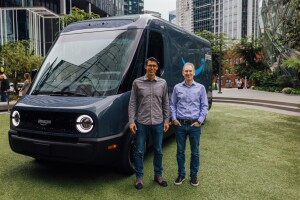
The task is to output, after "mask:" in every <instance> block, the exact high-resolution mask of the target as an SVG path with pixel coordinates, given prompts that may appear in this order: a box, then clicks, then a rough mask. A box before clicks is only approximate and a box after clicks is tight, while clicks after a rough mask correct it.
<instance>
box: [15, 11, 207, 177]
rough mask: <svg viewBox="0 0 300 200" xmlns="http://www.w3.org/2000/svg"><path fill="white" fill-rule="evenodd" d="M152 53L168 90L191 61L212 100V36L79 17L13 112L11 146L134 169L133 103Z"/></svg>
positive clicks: (155, 21)
mask: <svg viewBox="0 0 300 200" xmlns="http://www.w3.org/2000/svg"><path fill="white" fill-rule="evenodd" d="M148 57H156V58H157V59H158V60H159V61H160V67H159V72H158V74H157V75H158V76H161V77H162V78H164V79H165V80H166V81H167V83H168V88H169V93H170V94H171V93H172V90H173V87H174V85H175V84H176V83H179V82H181V81H183V76H182V66H183V64H184V63H185V62H192V63H194V64H195V66H196V74H195V80H196V81H198V82H200V83H202V84H203V85H205V87H206V90H207V93H208V98H209V102H210V105H211V102H212V96H211V91H212V88H211V85H212V63H211V46H210V43H209V42H208V41H207V40H205V39H202V38H200V37H198V36H196V35H194V34H192V33H189V32H187V31H185V30H183V29H181V28H179V27H177V26H175V25H173V24H170V23H168V22H167V21H165V20H162V19H160V18H156V17H154V16H151V15H132V16H122V17H111V18H103V19H97V20H88V21H82V22H78V23H73V24H71V25H69V26H67V27H66V28H65V29H64V30H63V31H62V32H61V33H60V35H59V37H58V38H57V40H56V42H55V44H54V45H53V47H52V49H51V50H50V52H49V53H48V55H47V56H46V58H45V60H44V62H43V64H42V66H41V68H40V70H39V72H38V74H37V75H36V77H35V79H34V82H33V83H32V86H31V88H30V89H29V91H28V93H27V95H25V96H23V97H22V99H20V100H19V101H18V102H17V103H16V104H15V106H14V107H13V109H12V110H11V122H10V130H9V143H10V146H11V149H12V150H13V151H14V152H17V153H20V154H24V155H28V156H31V157H34V158H36V159H39V160H54V161H66V162H77V163H97V164H101V165H109V166H116V167H117V168H118V169H120V170H121V171H122V172H124V173H128V174H130V173H133V172H134V165H133V159H132V158H133V152H134V135H132V134H131V133H130V131H129V129H128V125H129V124H128V102H129V98H130V90H131V87H132V82H133V80H134V79H136V78H138V77H140V76H143V75H144V74H145V71H144V61H145V59H146V58H148ZM171 130H172V129H170V131H169V133H168V134H166V136H168V135H170V134H172V131H171ZM150 140H151V139H149V141H150ZM150 143H151V141H150V142H149V145H150Z"/></svg>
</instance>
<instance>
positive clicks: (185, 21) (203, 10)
mask: <svg viewBox="0 0 300 200" xmlns="http://www.w3.org/2000/svg"><path fill="white" fill-rule="evenodd" d="M176 6H177V10H178V11H177V16H178V18H179V20H180V23H179V26H181V27H183V28H185V29H187V30H189V31H191V32H197V31H202V30H208V31H210V32H213V33H215V34H216V33H226V34H227V36H228V37H229V38H232V39H241V38H244V37H249V36H254V37H257V36H258V33H259V29H258V0H177V4H176Z"/></svg>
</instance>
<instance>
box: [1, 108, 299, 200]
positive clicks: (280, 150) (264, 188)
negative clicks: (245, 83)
mask: <svg viewBox="0 0 300 200" xmlns="http://www.w3.org/2000/svg"><path fill="white" fill-rule="evenodd" d="M8 118H9V116H8V115H7V114H0V199H1V200H9V199H16V200H22V199H26V200H27V199H28V200H29V199H30V200H31V199H44V200H45V199H51V200H52V199H192V200H193V199H238V200H240V199H255V200H256V199H264V200H265V199H280V200H281V199H285V200H286V199H295V200H296V199H300V131H299V130H300V118H299V117H293V116H288V115H281V114H276V113H271V112H266V111H261V110H253V109H248V108H242V107H234V106H229V105H228V106H225V105H217V104H215V105H213V108H212V110H211V111H210V112H209V116H208V118H207V122H206V124H205V126H204V127H203V129H202V136H201V170H200V173H199V178H200V180H201V183H200V185H199V186H198V187H193V186H191V185H190V184H189V183H188V181H186V182H184V183H183V185H181V186H175V185H173V184H172V182H173V181H174V179H175V178H176V176H177V165H176V158H175V155H176V144H175V140H174V138H171V139H169V140H168V141H167V142H166V143H165V144H164V148H163V151H164V157H163V165H164V177H165V178H166V179H167V180H168V181H169V186H168V187H167V188H162V187H160V186H158V185H157V184H156V183H155V182H153V180H152V179H153V167H152V159H153V155H152V153H149V154H147V156H146V158H145V187H144V189H142V190H140V191H137V190H136V189H135V188H134V187H133V182H134V180H135V177H134V175H133V176H122V175H120V174H117V173H115V172H114V171H111V170H110V169H105V168H101V167H82V166H74V165H54V164H53V165H44V164H39V163H37V162H35V161H34V159H32V158H30V157H26V156H22V155H19V154H16V153H13V152H12V151H11V150H10V148H9V144H8V137H7V131H8V126H9V120H8ZM187 155H190V151H189V150H187ZM187 163H189V159H187ZM188 166H189V165H187V169H188V168H189V167H188ZM187 173H189V171H187Z"/></svg>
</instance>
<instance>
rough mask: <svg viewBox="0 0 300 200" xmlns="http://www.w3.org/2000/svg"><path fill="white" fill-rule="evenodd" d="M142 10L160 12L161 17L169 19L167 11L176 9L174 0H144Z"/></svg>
mask: <svg viewBox="0 0 300 200" xmlns="http://www.w3.org/2000/svg"><path fill="white" fill-rule="evenodd" d="M144 10H151V11H156V12H160V13H161V17H162V18H163V19H165V20H169V12H170V11H172V10H176V0H144Z"/></svg>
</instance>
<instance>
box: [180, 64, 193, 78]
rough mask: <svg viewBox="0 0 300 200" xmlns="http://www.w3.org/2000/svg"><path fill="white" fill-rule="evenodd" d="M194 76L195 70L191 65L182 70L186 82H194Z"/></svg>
mask: <svg viewBox="0 0 300 200" xmlns="http://www.w3.org/2000/svg"><path fill="white" fill-rule="evenodd" d="M194 74H195V72H194V69H193V67H192V66H190V65H187V66H185V67H184V69H183V70H182V75H183V77H184V80H185V81H193V79H194Z"/></svg>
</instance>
